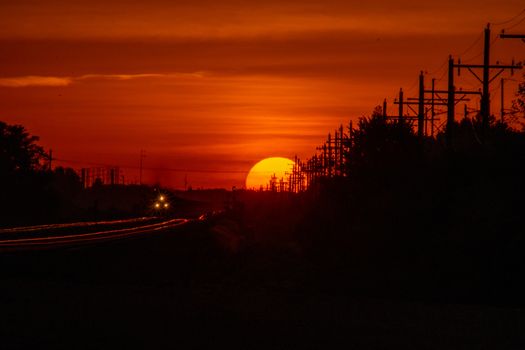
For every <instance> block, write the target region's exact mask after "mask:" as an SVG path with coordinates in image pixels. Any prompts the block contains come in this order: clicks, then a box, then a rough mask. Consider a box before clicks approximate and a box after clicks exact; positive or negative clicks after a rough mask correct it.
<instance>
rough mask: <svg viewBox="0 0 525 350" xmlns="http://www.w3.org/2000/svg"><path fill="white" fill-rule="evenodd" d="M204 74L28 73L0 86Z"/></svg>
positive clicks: (198, 74)
mask: <svg viewBox="0 0 525 350" xmlns="http://www.w3.org/2000/svg"><path fill="white" fill-rule="evenodd" d="M203 76H204V72H192V73H169V74H153V73H151V74H85V75H81V76H76V77H49V76H39V75H28V76H19V77H6V78H1V77H0V87H12V88H20V87H30V86H33V87H35V86H36V87H38V86H48V87H53V86H55V87H59V86H68V85H71V84H73V83H75V82H77V81H84V80H91V79H93V80H96V79H99V80H100V79H107V80H133V79H145V78H201V77H203Z"/></svg>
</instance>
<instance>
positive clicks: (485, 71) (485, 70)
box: [449, 24, 522, 136]
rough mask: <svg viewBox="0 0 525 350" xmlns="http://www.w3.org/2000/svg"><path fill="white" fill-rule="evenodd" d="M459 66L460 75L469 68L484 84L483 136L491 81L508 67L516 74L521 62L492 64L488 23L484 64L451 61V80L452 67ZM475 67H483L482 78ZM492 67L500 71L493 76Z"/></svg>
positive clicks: (488, 109) (485, 31) (488, 115)
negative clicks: (515, 70) (475, 70)
mask: <svg viewBox="0 0 525 350" xmlns="http://www.w3.org/2000/svg"><path fill="white" fill-rule="evenodd" d="M454 67H457V68H458V75H460V72H461V68H467V69H468V71H469V72H470V73H471V74H472V75H473V76H474V77H476V79H478V80H479V82H480V83H481V84H482V93H481V105H480V112H481V124H482V127H483V131H482V136H484V135H485V134H486V129H487V128H488V126H489V118H490V83H491V82H492V81H494V79H496V78H497V77H498V76H499V75H500V74H501V73H503V72H504V71H505V70H506V69H509V70H510V72H511V74H514V69H521V68H522V66H521V64H514V61H512V64H510V65H500V64H495V65H491V64H490V24H487V27H486V28H485V30H484V47H483V64H461V62H460V61H458V63H457V64H455V63H454V61H449V81H450V79H451V76H452V79H453V73H452V74H451V68H454ZM473 69H482V71H483V76H482V78H480V77H479V76H478V75H477V74H476V73H475V72H474V71H473ZM491 69H499V71H498V72H497V73H496V74H495V75H494V76H492V77H491V75H490V70H491ZM449 90H450V84H449Z"/></svg>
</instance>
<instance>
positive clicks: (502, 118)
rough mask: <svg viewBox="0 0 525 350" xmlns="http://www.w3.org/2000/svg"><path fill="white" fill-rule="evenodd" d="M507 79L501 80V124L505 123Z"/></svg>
mask: <svg viewBox="0 0 525 350" xmlns="http://www.w3.org/2000/svg"><path fill="white" fill-rule="evenodd" d="M504 86H505V79H503V78H501V96H500V97H501V103H500V104H501V106H500V107H501V122H502V123H503V122H504V121H505V100H504V96H505V87H504Z"/></svg>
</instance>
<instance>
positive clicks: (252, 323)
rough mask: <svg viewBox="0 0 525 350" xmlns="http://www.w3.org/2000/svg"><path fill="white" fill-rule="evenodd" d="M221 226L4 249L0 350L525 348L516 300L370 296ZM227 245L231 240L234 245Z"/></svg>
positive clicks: (523, 323)
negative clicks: (221, 243)
mask: <svg viewBox="0 0 525 350" xmlns="http://www.w3.org/2000/svg"><path fill="white" fill-rule="evenodd" d="M213 232H215V234H216V232H217V227H212V228H211V229H210V227H208V226H206V225H203V224H193V225H190V226H188V227H186V228H185V229H179V230H178V231H174V232H170V233H164V234H162V235H160V236H151V237H146V238H141V239H136V240H126V241H119V242H113V243H111V244H104V245H100V246H96V247H91V248H88V249H76V250H61V251H53V252H40V253H34V252H33V253H31V254H26V253H18V254H10V255H6V254H3V255H1V256H0V310H1V311H0V349H47V348H50V349H57V348H67V349H80V348H87V349H123V348H144V349H160V348H181V349H185V348H213V349H218V348H242V349H254V348H258V349H259V348H260V349H326V348H340V347H341V348H342V347H345V348H350V349H396V348H400V349H522V348H524V347H525V332H524V330H525V313H524V311H523V310H522V309H521V308H520V307H512V306H505V307H503V306H486V305H478V304H470V305H466V304H451V303H443V302H439V303H437V302H425V301H413V300H412V301H411V300H407V299H406V298H405V299H404V298H382V297H373V298H372V297H369V296H368V297H367V296H366V295H363V294H359V293H354V294H352V293H348V292H346V291H345V290H338V289H337V288H333V287H326V288H323V286H319V285H318V284H316V281H318V280H316V279H315V278H314V279H312V274H314V275H315V274H316V273H314V272H312V267H308V266H306V265H305V264H304V262H302V263H298V262H297V261H296V260H295V258H294V257H293V256H292V255H289V254H279V253H276V252H274V253H273V254H271V255H264V254H257V253H253V252H252V253H247V254H244V253H238V254H234V253H232V249H230V250H228V251H225V250H224V249H217V246H218V245H217V241H216V238H214V237H215V236H213ZM230 248H231V247H230Z"/></svg>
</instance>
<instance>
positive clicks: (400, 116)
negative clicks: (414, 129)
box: [399, 88, 403, 121]
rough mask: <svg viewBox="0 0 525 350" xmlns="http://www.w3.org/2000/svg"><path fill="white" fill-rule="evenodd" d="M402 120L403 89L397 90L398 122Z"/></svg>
mask: <svg viewBox="0 0 525 350" xmlns="http://www.w3.org/2000/svg"><path fill="white" fill-rule="evenodd" d="M401 118H403V89H402V88H401V89H399V120H400V121H401Z"/></svg>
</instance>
